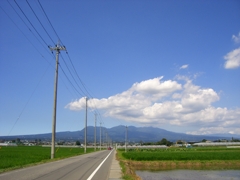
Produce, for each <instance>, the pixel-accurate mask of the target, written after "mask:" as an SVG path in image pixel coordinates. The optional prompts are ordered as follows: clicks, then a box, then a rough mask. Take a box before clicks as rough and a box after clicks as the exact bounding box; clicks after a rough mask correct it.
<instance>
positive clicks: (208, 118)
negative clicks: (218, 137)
mask: <svg viewBox="0 0 240 180" xmlns="http://www.w3.org/2000/svg"><path fill="white" fill-rule="evenodd" d="M177 78H178V80H179V81H180V82H182V84H181V83H180V82H178V80H177V81H174V80H165V81H163V77H158V78H153V79H149V80H145V81H142V82H136V83H134V84H133V85H132V87H131V88H129V89H128V90H126V91H124V92H122V93H120V94H116V95H114V96H110V97H108V98H102V99H89V100H88V106H89V107H90V108H97V109H98V110H102V111H104V112H105V114H104V115H105V116H107V117H110V118H113V119H120V120H124V121H128V122H135V123H138V124H142V125H151V126H161V127H162V125H170V126H171V125H174V126H187V127H198V128H199V130H197V131H192V132H188V133H191V134H206V133H210V132H211V133H216V132H218V131H220V129H222V131H223V129H224V131H226V132H231V133H237V132H239V129H238V128H236V127H240V122H239V119H240V108H239V109H235V110H229V109H227V108H220V107H213V105H212V104H213V103H214V102H216V101H218V100H220V98H219V95H218V94H217V93H216V92H215V91H214V90H213V89H212V88H202V87H200V86H197V85H195V84H193V83H192V81H191V80H190V79H189V78H188V77H184V76H181V77H179V76H178V77H177ZM182 80H184V81H182ZM66 108H69V109H70V110H83V109H84V108H85V98H81V99H79V100H76V101H73V102H71V103H69V104H68V105H67V106H66Z"/></svg>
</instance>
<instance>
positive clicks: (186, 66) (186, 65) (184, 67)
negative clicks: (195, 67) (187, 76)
mask: <svg viewBox="0 0 240 180" xmlns="http://www.w3.org/2000/svg"><path fill="white" fill-rule="evenodd" d="M187 68H188V64H185V65H182V66H181V67H180V69H187Z"/></svg>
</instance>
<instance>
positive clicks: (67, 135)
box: [0, 126, 240, 142]
mask: <svg viewBox="0 0 240 180" xmlns="http://www.w3.org/2000/svg"><path fill="white" fill-rule="evenodd" d="M127 130H128V131H127V132H128V141H129V142H157V141H160V140H161V139H162V138H166V139H167V140H168V141H172V142H175V141H177V140H184V141H188V142H189V141H194V142H198V141H202V140H203V139H206V140H211V141H214V140H219V139H227V140H230V139H232V138H235V139H239V138H240V135H232V134H215V135H214V134H212V135H190V134H184V133H175V132H171V131H167V130H164V129H161V128H156V127H135V126H128V128H127ZM96 131H97V142H99V137H100V127H97V128H96ZM101 131H102V142H104V141H105V140H106V132H107V134H108V137H110V138H111V140H112V141H114V142H124V141H125V133H126V127H125V126H116V127H112V128H104V127H102V129H101ZM84 132H85V131H84V129H82V130H81V131H65V132H56V140H57V141H76V140H80V142H83V141H84ZM51 137H52V133H46V134H33V135H18V136H0V140H11V139H16V138H20V139H21V140H24V139H27V140H35V139H41V140H42V141H44V140H46V141H49V140H51ZM87 137H88V142H93V141H94V127H93V126H88V127H87Z"/></svg>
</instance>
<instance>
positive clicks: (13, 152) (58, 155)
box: [0, 146, 94, 172]
mask: <svg viewBox="0 0 240 180" xmlns="http://www.w3.org/2000/svg"><path fill="white" fill-rule="evenodd" d="M93 151H94V149H93V148H91V149H89V148H88V149H87V153H89V152H93ZM81 154H84V148H65V147H61V148H58V147H56V149H55V159H62V158H67V157H71V156H76V155H81ZM47 161H51V147H41V146H16V147H10V146H9V147H0V172H3V171H6V170H8V169H16V168H21V167H24V166H27V165H29V164H37V163H43V162H47Z"/></svg>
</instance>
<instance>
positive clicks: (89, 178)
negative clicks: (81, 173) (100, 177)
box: [87, 150, 113, 180]
mask: <svg viewBox="0 0 240 180" xmlns="http://www.w3.org/2000/svg"><path fill="white" fill-rule="evenodd" d="M112 152H113V150H112V151H111V152H110V153H109V154H108V156H110V154H111V153H112ZM108 156H107V157H106V158H105V159H104V160H103V162H101V164H99V166H98V167H97V168H96V169H95V171H93V173H92V174H91V175H90V176H89V177H88V178H87V180H91V179H92V178H93V176H94V175H95V174H96V172H97V171H98V169H99V168H100V167H101V166H102V164H103V163H104V162H105V161H106V160H107V158H108Z"/></svg>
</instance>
